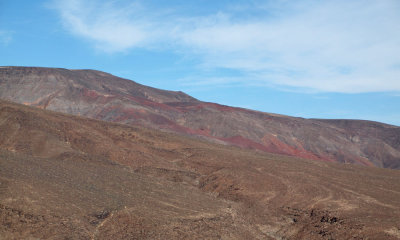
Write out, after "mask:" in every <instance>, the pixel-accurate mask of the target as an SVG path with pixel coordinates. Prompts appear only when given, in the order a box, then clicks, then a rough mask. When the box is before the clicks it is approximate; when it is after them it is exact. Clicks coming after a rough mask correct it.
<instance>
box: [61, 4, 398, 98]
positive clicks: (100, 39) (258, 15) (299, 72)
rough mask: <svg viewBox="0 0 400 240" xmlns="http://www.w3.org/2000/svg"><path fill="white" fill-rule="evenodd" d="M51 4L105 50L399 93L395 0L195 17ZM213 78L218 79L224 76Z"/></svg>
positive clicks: (320, 86) (296, 84)
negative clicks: (147, 52)
mask: <svg viewBox="0 0 400 240" xmlns="http://www.w3.org/2000/svg"><path fill="white" fill-rule="evenodd" d="M117 2H118V1H117ZM54 5H55V9H57V11H58V12H59V13H60V16H61V19H62V22H63V24H64V26H65V27H66V29H69V31H70V32H71V33H72V34H74V35H76V36H80V37H83V38H85V39H87V40H89V41H91V42H93V43H94V45H95V47H96V48H97V49H101V50H103V51H105V52H110V53H113V52H127V51H129V50H131V49H135V48H149V49H151V48H162V50H163V51H173V52H175V53H184V55H185V57H187V56H189V57H191V58H195V59H197V60H198V61H199V62H200V65H199V69H200V71H201V70H204V71H208V72H210V70H211V71H214V72H218V71H219V70H220V69H228V70H234V71H238V72H240V80H239V77H234V78H232V79H234V82H235V83H237V82H238V81H240V82H242V84H245V85H259V86H263V85H265V86H271V85H275V86H277V87H280V88H282V87H283V88H287V89H297V90H301V89H303V90H307V91H310V90H311V91H317V92H342V93H359V92H385V91H394V92H400V24H399V23H400V3H399V2H398V1H396V0H382V1H340V0H339V1H296V2H294V1H278V2H269V3H268V4H265V3H264V1H260V2H257V1H256V2H253V3H252V4H251V5H250V4H245V3H244V4H242V5H235V6H228V5H227V6H226V7H225V8H222V9H217V10H216V11H217V12H216V13H215V14H211V15H204V16H196V17H187V15H188V14H187V13H185V14H183V13H180V12H179V11H172V12H171V11H169V12H168V11H165V12H164V10H163V9H157V8H156V9H155V10H154V9H151V10H150V8H149V6H146V5H145V4H143V2H135V3H134V4H122V5H118V4H98V3H93V2H92V3H90V4H88V3H87V1H79V0H74V1H68V2H67V3H65V2H58V1H56V2H55V4H54ZM153 7H154V6H153ZM154 12H156V13H157V12H158V14H154ZM253 12H254V14H251V13H253ZM200 77H201V73H200ZM212 79H215V81H216V83H219V84H220V83H221V82H227V79H229V78H227V77H226V76H222V77H221V79H223V80H218V78H208V80H212ZM208 82H210V84H212V81H208ZM227 84H228V83H227Z"/></svg>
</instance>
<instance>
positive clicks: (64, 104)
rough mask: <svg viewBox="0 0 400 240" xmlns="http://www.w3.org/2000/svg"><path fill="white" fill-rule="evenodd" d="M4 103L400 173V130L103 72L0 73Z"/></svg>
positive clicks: (5, 70)
mask: <svg viewBox="0 0 400 240" xmlns="http://www.w3.org/2000/svg"><path fill="white" fill-rule="evenodd" d="M143 80H145V79H143ZM0 98H1V99H5V100H10V101H13V102H18V103H22V104H25V105H30V106H35V107H39V108H43V109H48V110H53V111H58V112H63V113H68V114H74V115H80V116H86V117H90V118H93V119H98V120H104V121H109V122H116V123H124V124H129V125H135V126H136V125H142V126H146V127H151V128H154V129H161V130H164V131H165V130H166V131H170V132H175V133H178V134H181V135H185V136H197V137H200V138H202V139H205V140H208V141H210V142H217V143H224V144H228V145H236V146H240V147H242V148H247V149H256V150H260V151H264V152H269V153H277V154H284V155H289V156H295V157H301V158H307V159H314V160H317V161H327V162H340V163H351V164H357V165H365V166H377V167H383V168H392V169H400V127H397V126H392V125H387V124H383V123H378V122H371V121H360V120H319V119H303V118H297V117H289V116H283V115H278V114H271V113H263V112H258V111H253V110H248V109H243V108H234V107H229V106H223V105H219V104H216V103H207V102H202V101H199V100H197V99H194V98H193V97H190V96H189V95H187V94H185V93H182V92H173V91H165V90H160V89H155V88H151V87H147V86H144V85H141V84H138V83H135V82H133V81H130V80H126V79H122V78H118V77H116V76H113V75H111V74H108V73H104V72H100V71H94V70H68V69H60V68H57V69H56V68H35V67H4V68H0Z"/></svg>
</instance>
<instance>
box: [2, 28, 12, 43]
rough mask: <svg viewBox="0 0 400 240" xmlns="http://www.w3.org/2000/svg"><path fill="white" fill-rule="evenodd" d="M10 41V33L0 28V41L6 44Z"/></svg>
mask: <svg viewBox="0 0 400 240" xmlns="http://www.w3.org/2000/svg"><path fill="white" fill-rule="evenodd" d="M11 41H12V34H11V33H10V32H8V31H2V30H0V43H1V44H2V45H4V46H7V45H8V44H9V43H10V42H11Z"/></svg>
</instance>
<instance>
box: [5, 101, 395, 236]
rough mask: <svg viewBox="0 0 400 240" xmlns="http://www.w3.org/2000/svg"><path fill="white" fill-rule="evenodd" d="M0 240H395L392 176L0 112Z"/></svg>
mask: <svg viewBox="0 0 400 240" xmlns="http://www.w3.org/2000/svg"><path fill="white" fill-rule="evenodd" d="M0 132H1V135H0V239H32V238H40V239H398V238H400V218H399V217H398V216H400V184H398V183H399V182H400V172H399V171H397V170H390V169H381V168H375V167H363V166H356V165H345V164H336V163H328V162H321V161H312V160H304V159H300V158H294V157H289V156H283V155H274V154H267V153H263V154H261V153H257V152H254V151H250V150H244V149H239V148H235V147H231V146H223V145H217V144H211V143H209V142H205V141H201V140H196V139H194V138H189V137H183V136H179V135H174V134H170V133H163V132H159V131H156V130H151V129H147V128H143V127H134V126H127V125H120V124H114V123H108V122H102V121H96V120H91V119H87V118H82V117H75V116H69V115H65V114H60V113H55V112H50V111H45V110H41V109H37V108H32V107H28V106H23V105H18V104H14V103H10V102H4V101H0Z"/></svg>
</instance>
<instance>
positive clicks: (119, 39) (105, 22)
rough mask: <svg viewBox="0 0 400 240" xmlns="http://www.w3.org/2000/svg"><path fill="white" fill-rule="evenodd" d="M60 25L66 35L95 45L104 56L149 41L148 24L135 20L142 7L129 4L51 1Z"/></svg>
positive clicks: (73, 0) (70, 0)
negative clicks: (68, 33) (65, 31)
mask: <svg viewBox="0 0 400 240" xmlns="http://www.w3.org/2000/svg"><path fill="white" fill-rule="evenodd" d="M51 7H52V8H54V9H56V10H57V11H58V12H59V14H60V17H61V20H62V23H63V25H64V27H65V29H67V30H68V31H69V32H71V33H72V34H74V35H76V36H80V37H84V38H85V39H88V40H89V41H92V42H94V44H95V46H96V48H98V49H99V50H102V51H105V52H110V53H113V52H123V51H126V50H128V49H130V48H133V47H140V46H142V45H143V44H144V42H145V41H146V40H147V39H148V38H149V37H150V36H149V35H150V33H149V32H146V30H145V28H146V27H148V25H149V23H148V22H144V21H142V20H140V19H138V18H135V16H136V15H137V13H138V12H139V10H140V8H141V6H140V5H139V4H137V3H133V4H132V3H131V4H129V5H127V6H124V7H123V8H121V7H117V6H116V5H115V4H114V2H109V3H102V4H101V3H99V2H97V1H90V0H88V1H81V0H69V1H54V2H53V4H52V6H51Z"/></svg>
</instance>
